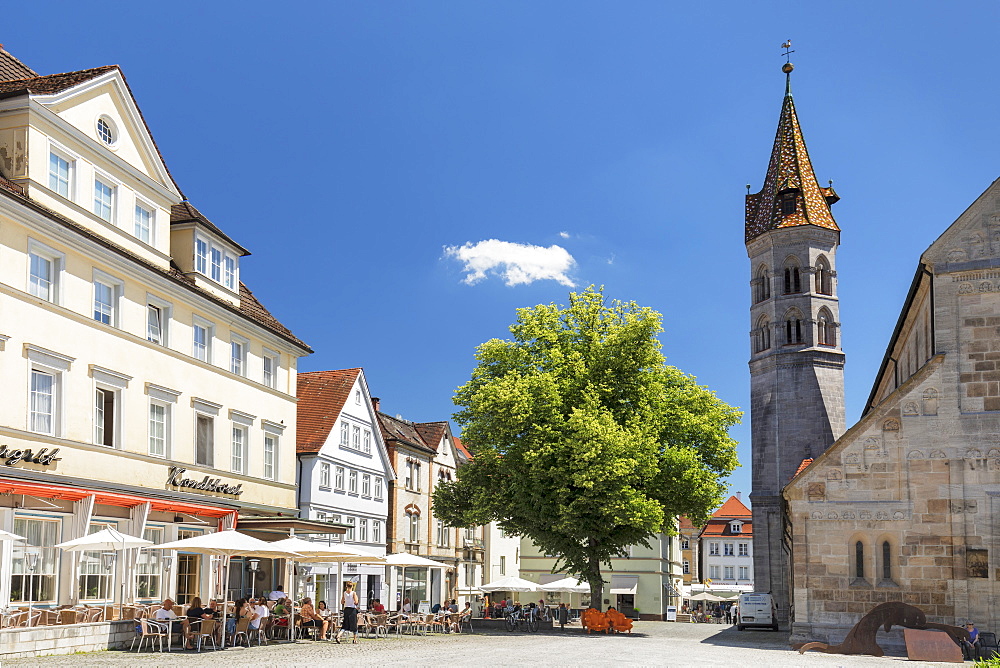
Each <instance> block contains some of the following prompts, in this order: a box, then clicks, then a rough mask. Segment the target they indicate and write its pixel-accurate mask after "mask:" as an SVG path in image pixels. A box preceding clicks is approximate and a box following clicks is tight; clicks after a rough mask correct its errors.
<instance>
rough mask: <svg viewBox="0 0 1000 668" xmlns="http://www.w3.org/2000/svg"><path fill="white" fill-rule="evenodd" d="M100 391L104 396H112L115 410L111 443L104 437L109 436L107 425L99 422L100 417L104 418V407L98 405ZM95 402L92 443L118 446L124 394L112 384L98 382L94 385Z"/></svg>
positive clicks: (106, 446)
mask: <svg viewBox="0 0 1000 668" xmlns="http://www.w3.org/2000/svg"><path fill="white" fill-rule="evenodd" d="M98 392H100V393H101V394H102V396H104V397H107V396H108V395H110V396H111V406H112V410H113V411H114V412H113V414H112V415H111V425H110V426H111V443H105V442H103V441H104V437H106V436H107V427H106V425H105V424H98V418H99V417H100V418H101V419H103V411H104V409H103V407H101V408H99V407H98V406H97V393H98ZM91 396H92V397H93V398H94V403H93V404H91V406H92V410H93V413H91V415H92V416H93V418H94V428H93V430H92V432H91V434H92V443H93V444H94V445H99V446H101V447H105V448H118V446H119V442H120V441H119V433H120V429H119V426H118V424H119V421H120V419H121V414H122V394H121V392H120V391H119V389H118V388H115V387H111V386H110V385H105V384H104V383H96V384H95V386H94V390H93V394H92V395H91Z"/></svg>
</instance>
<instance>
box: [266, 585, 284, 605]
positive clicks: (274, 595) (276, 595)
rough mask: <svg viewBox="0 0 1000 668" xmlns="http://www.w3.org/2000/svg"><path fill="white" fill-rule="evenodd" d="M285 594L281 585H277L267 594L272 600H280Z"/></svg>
mask: <svg viewBox="0 0 1000 668" xmlns="http://www.w3.org/2000/svg"><path fill="white" fill-rule="evenodd" d="M286 596H287V594H285V592H283V591H282V590H281V585H278V588H277V589H275V590H274V591H272V592H271V593H270V594H269V595H268V598H269V599H271V600H272V601H280V600H281V599H283V598H285V597H286Z"/></svg>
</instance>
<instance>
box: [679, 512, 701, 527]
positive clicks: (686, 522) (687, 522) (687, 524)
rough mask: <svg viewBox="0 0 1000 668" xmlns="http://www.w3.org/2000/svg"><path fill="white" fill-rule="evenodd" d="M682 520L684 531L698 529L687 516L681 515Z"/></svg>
mask: <svg viewBox="0 0 1000 668" xmlns="http://www.w3.org/2000/svg"><path fill="white" fill-rule="evenodd" d="M680 520H681V528H682V529H696V528H697V527H695V525H694V524H692V523H691V520H690V519H688V516H687V515H681V518H680Z"/></svg>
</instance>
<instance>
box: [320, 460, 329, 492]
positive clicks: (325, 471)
mask: <svg viewBox="0 0 1000 668" xmlns="http://www.w3.org/2000/svg"><path fill="white" fill-rule="evenodd" d="M319 486H320V487H322V488H324V489H329V488H330V462H320V463H319Z"/></svg>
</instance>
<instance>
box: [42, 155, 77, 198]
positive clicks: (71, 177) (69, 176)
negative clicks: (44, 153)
mask: <svg viewBox="0 0 1000 668" xmlns="http://www.w3.org/2000/svg"><path fill="white" fill-rule="evenodd" d="M53 157H56V158H58V159H59V160H62V161H63V162H65V163H66V192H62V191H61V190H62V188H61V182H62V176H61V175H59V174H58V173H53V171H52V158H53ZM48 177H49V178H48V180H47V181H46V185H47V186H48V188H49V190H50V191H52V192H54V193H55V194H56V195H59V196H60V197H64V198H66V199H68V200H69V201H71V202H72V201H73V196H74V194H75V193H74V191H75V190H76V188H75V187H74V186H75V185H76V178H75V177H76V157H74V156H73V154H72V153H70V152H68V151H66V150H65V149H62V148H57V147H55V146H53V145H52V144H49V161H48ZM53 180H55V184H53ZM53 185H55V187H53Z"/></svg>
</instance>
